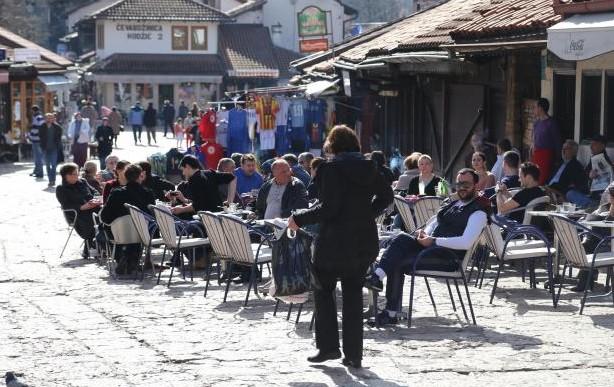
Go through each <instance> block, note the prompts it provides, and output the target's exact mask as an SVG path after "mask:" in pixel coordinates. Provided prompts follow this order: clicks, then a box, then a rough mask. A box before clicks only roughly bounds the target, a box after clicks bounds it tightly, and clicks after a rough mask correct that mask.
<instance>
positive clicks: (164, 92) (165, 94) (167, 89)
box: [158, 85, 175, 111]
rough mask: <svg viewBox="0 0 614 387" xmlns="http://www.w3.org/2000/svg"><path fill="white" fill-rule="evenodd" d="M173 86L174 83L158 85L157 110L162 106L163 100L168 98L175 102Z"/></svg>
mask: <svg viewBox="0 0 614 387" xmlns="http://www.w3.org/2000/svg"><path fill="white" fill-rule="evenodd" d="M174 99H175V86H174V85H158V111H160V110H161V109H162V107H163V106H164V101H166V100H169V101H171V103H172V104H173V105H174V104H175V101H174Z"/></svg>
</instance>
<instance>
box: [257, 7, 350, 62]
mask: <svg viewBox="0 0 614 387" xmlns="http://www.w3.org/2000/svg"><path fill="white" fill-rule="evenodd" d="M308 6H317V7H319V8H321V9H323V10H324V11H332V27H333V28H332V29H333V31H332V32H333V34H334V36H333V42H334V43H338V42H340V41H342V40H343V21H344V20H345V19H347V16H346V15H345V14H344V12H343V6H342V5H341V4H339V3H338V2H336V1H334V0H268V1H267V2H266V4H264V6H263V11H264V20H263V24H264V25H265V26H267V27H269V28H270V27H271V26H272V25H275V24H278V23H279V24H281V26H282V27H281V30H282V33H281V37H280V39H279V44H280V45H281V46H282V47H284V48H287V49H289V50H293V51H297V52H298V50H299V37H298V26H297V14H298V13H299V12H300V11H302V10H303V9H304V8H305V7H308ZM329 18H330V14H329ZM328 25H329V26H328V28H329V29H330V25H331V20H330V19H329V20H328ZM328 32H329V33H330V31H328Z"/></svg>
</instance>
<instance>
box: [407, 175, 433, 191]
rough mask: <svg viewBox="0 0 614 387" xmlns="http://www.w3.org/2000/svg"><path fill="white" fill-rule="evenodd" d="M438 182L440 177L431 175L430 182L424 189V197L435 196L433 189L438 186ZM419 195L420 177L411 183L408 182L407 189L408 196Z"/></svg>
mask: <svg viewBox="0 0 614 387" xmlns="http://www.w3.org/2000/svg"><path fill="white" fill-rule="evenodd" d="M440 181H441V177H439V176H437V175H433V178H432V179H431V182H430V183H428V184H427V185H426V187H424V194H425V195H426V196H435V194H436V192H435V187H437V184H439V182H440ZM419 193H420V175H418V176H416V177H414V178H413V179H411V181H410V182H409V188H408V189H407V194H408V195H418V194H419Z"/></svg>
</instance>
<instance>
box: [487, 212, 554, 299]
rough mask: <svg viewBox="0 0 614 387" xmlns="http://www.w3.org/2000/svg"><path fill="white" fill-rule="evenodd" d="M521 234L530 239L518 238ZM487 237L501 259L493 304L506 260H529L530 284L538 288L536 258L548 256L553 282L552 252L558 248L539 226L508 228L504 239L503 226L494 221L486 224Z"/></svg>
mask: <svg viewBox="0 0 614 387" xmlns="http://www.w3.org/2000/svg"><path fill="white" fill-rule="evenodd" d="M521 236H524V237H527V238H528V239H525V238H522V239H516V238H518V237H521ZM485 237H486V242H487V245H488V247H489V248H490V250H491V251H492V252H493V254H494V255H495V256H496V258H497V260H498V261H499V266H498V268H497V275H496V277H495V282H494V284H493V288H492V292H491V294H490V303H491V304H492V301H493V299H494V297H495V291H496V290H497V284H498V282H499V276H500V275H501V270H502V269H503V266H504V265H505V263H506V262H511V261H521V260H528V261H529V264H530V266H529V268H530V270H529V273H530V276H529V278H530V281H529V286H530V287H531V288H536V287H537V286H536V283H537V281H536V279H535V263H534V260H535V259H537V258H547V259H548V263H547V265H548V268H547V269H548V277H549V280H550V282H549V283H550V284H552V265H551V263H552V254H553V253H555V252H556V250H555V249H554V248H553V247H550V243H549V242H548V240H547V239H546V237H545V236H543V234H542V233H541V232H539V230H537V228H535V227H534V226H520V227H518V228H516V229H510V230H508V235H507V239H506V240H505V241H504V240H503V236H502V235H501V227H500V226H499V225H498V224H496V223H495V222H493V223H491V224H489V225H488V226H486V230H485ZM552 304H553V306H554V307H556V301H555V298H554V291H553V292H552Z"/></svg>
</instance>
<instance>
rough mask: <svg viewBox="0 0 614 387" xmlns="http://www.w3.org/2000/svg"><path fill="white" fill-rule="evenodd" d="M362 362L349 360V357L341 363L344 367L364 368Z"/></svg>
mask: <svg viewBox="0 0 614 387" xmlns="http://www.w3.org/2000/svg"><path fill="white" fill-rule="evenodd" d="M361 362H362V361H361V360H360V359H348V358H347V357H344V358H343V360H342V361H341V363H343V365H344V366H348V367H351V368H356V369H358V368H362V364H361Z"/></svg>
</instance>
